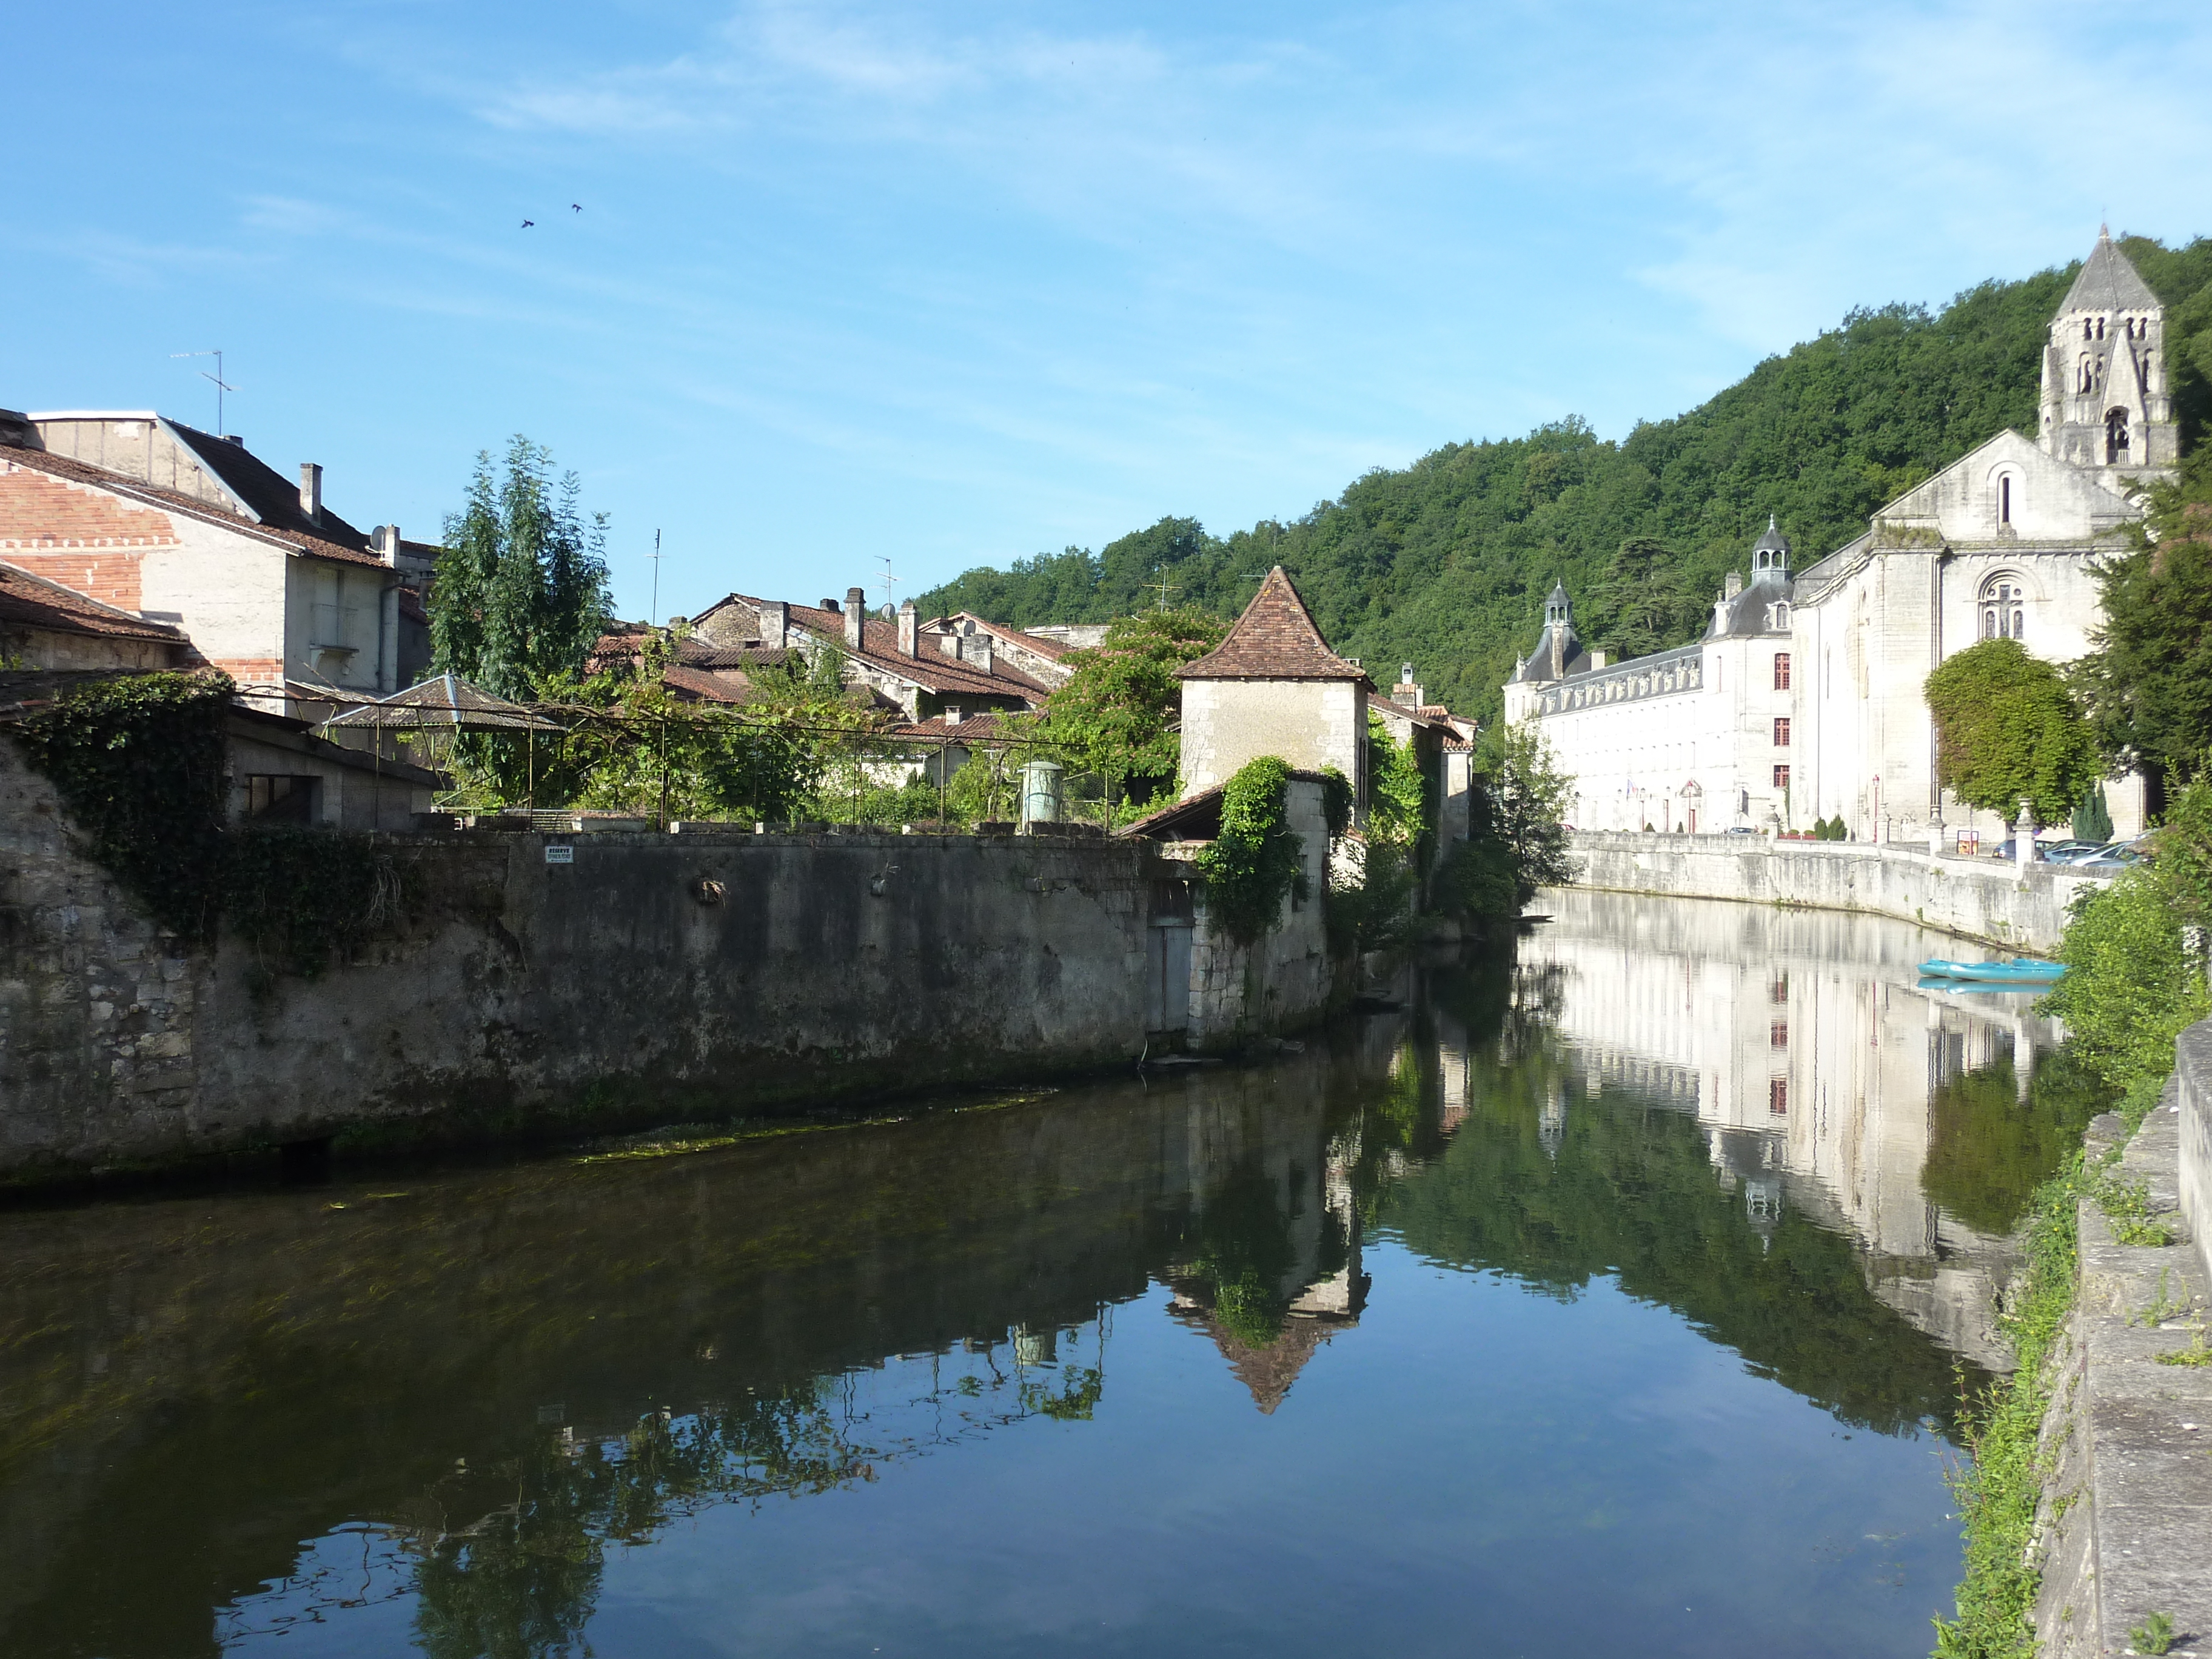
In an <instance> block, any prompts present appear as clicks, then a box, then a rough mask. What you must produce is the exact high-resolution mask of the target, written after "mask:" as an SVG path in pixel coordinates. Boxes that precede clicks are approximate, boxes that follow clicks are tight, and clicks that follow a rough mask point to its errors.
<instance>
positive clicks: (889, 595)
mask: <svg viewBox="0 0 2212 1659" xmlns="http://www.w3.org/2000/svg"><path fill="white" fill-rule="evenodd" d="M876 562H877V563H878V564H879V565H881V566H883V568H884V605H885V606H886V607H887V608H889V609H890V610H894V611H895V610H896V609H897V608H898V607H897V605H896V604H894V603H893V602H894V601H895V600H896V599H897V598H898V595H897V594H896V593H894V592H891V589H892V588H894V587H896V586H898V578H897V577H896V576H894V575H892V574H891V556H890V554H888V553H878V554H877V555H876Z"/></svg>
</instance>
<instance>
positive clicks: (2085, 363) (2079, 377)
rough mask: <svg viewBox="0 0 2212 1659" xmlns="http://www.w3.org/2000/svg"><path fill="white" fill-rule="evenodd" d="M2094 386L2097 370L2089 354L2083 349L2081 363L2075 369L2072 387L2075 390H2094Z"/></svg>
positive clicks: (2095, 384)
mask: <svg viewBox="0 0 2212 1659" xmlns="http://www.w3.org/2000/svg"><path fill="white" fill-rule="evenodd" d="M2096 386H2097V371H2096V369H2095V368H2094V367H2093V364H2092V362H2091V361H2090V357H2089V354H2088V353H2087V352H2086V351H2085V352H2083V353H2082V354H2081V363H2080V364H2079V365H2078V366H2077V368H2075V374H2074V389H2075V391H2076V392H2093V391H2095V390H2096Z"/></svg>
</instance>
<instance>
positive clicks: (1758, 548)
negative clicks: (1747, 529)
mask: <svg viewBox="0 0 2212 1659" xmlns="http://www.w3.org/2000/svg"><path fill="white" fill-rule="evenodd" d="M1751 550H1752V551H1753V552H1754V553H1787V552H1788V551H1789V550H1790V538H1789V537H1787V536H1785V535H1784V534H1783V533H1782V527H1781V526H1779V525H1778V524H1776V523H1775V521H1774V514H1772V513H1768V514H1767V515H1766V533H1765V535H1763V536H1761V537H1760V538H1759V539H1758V540H1757V541H1755V542H1753V544H1751Z"/></svg>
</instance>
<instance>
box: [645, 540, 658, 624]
mask: <svg viewBox="0 0 2212 1659" xmlns="http://www.w3.org/2000/svg"><path fill="white" fill-rule="evenodd" d="M659 616H660V532H659V531H658V530H656V531H654V532H653V609H652V610H651V611H647V613H646V617H645V625H646V626H647V628H658V627H659V625H660V624H659V620H658V618H659Z"/></svg>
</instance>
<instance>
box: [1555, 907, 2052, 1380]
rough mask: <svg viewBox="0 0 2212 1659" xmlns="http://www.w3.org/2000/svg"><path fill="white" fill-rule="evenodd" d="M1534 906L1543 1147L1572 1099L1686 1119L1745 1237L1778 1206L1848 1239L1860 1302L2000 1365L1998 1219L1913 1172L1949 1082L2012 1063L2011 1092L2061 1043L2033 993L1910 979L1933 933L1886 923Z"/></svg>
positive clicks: (2002, 1269) (2010, 1261)
mask: <svg viewBox="0 0 2212 1659" xmlns="http://www.w3.org/2000/svg"><path fill="white" fill-rule="evenodd" d="M1546 902H1547V905H1548V906H1549V908H1550V909H1551V911H1552V913H1553V920H1552V921H1551V922H1550V923H1549V924H1547V925H1546V926H1544V927H1541V928H1540V929H1538V930H1537V931H1536V932H1535V933H1534V934H1533V935H1532V936H1531V937H1530V938H1528V939H1525V940H1524V941H1523V944H1522V971H1523V975H1524V978H1525V979H1526V980H1527V981H1528V983H1530V984H1532V985H1535V986H1539V987H1541V990H1540V991H1539V992H1537V993H1536V994H1539V995H1540V996H1541V997H1542V998H1543V999H1544V1000H1545V1002H1546V1005H1547V1006H1546V1015H1547V1020H1548V1021H1549V1023H1550V1024H1552V1026H1553V1029H1554V1030H1556V1032H1557V1034H1558V1036H1559V1043H1560V1050H1561V1053H1562V1055H1563V1057H1564V1060H1565V1067H1564V1073H1563V1075H1561V1076H1560V1077H1559V1079H1557V1081H1556V1083H1555V1085H1554V1086H1553V1093H1552V1096H1551V1097H1550V1098H1548V1099H1547V1102H1546V1103H1545V1104H1544V1106H1543V1109H1542V1111H1543V1120H1542V1129H1541V1133H1544V1134H1545V1135H1546V1136H1547V1140H1548V1142H1549V1143H1551V1144H1556V1140H1557V1137H1558V1136H1559V1133H1561V1129H1562V1127H1563V1125H1564V1120H1565V1114H1566V1112H1567V1110H1568V1109H1569V1108H1568V1102H1569V1100H1570V1098H1571V1095H1572V1094H1573V1093H1575V1092H1577V1091H1583V1092H1587V1093H1590V1094H1595V1093H1596V1092H1597V1091H1601V1090H1604V1089H1617V1090H1620V1091H1626V1092H1628V1093H1631V1094H1632V1095H1634V1096H1636V1097H1638V1098H1641V1099H1643V1100H1644V1101H1645V1102H1647V1103H1651V1104H1653V1105H1656V1106H1660V1107H1663V1108H1666V1109H1670V1110H1675V1111H1680V1112H1682V1113H1685V1114H1688V1115H1692V1116H1694V1117H1695V1119H1696V1121H1697V1122H1698V1124H1699V1127H1700V1128H1701V1129H1702V1130H1703V1131H1704V1133H1705V1141H1706V1146H1707V1153H1708V1157H1709V1158H1710V1161H1711V1164H1712V1167H1713V1170H1714V1172H1715V1176H1716V1178H1717V1180H1718V1182H1720V1183H1721V1185H1722V1186H1723V1188H1726V1189H1728V1190H1729V1191H1732V1192H1735V1193H1737V1194H1741V1199H1742V1201H1743V1207H1744V1213H1745V1216H1746V1218H1747V1220H1748V1221H1749V1222H1750V1223H1751V1224H1752V1225H1753V1226H1754V1227H1756V1228H1759V1229H1760V1230H1762V1231H1765V1232H1766V1233H1768V1234H1770V1235H1771V1230H1772V1228H1773V1226H1774V1225H1775V1223H1776V1222H1777V1221H1778V1219H1779V1218H1780V1217H1781V1215H1782V1214H1783V1212H1784V1210H1785V1209H1789V1208H1795V1209H1796V1210H1797V1211H1800V1212H1803V1213H1804V1214H1806V1215H1807V1216H1808V1218H1811V1219H1813V1220H1814V1221H1815V1222H1816V1223H1818V1224H1819V1225H1823V1226H1826V1227H1829V1228H1832V1229H1834V1230H1837V1231H1844V1232H1846V1233H1848V1234H1849V1236H1850V1237H1852V1238H1853V1239H1855V1240H1856V1241H1857V1244H1858V1246H1859V1248H1860V1249H1861V1250H1862V1252H1863V1256H1864V1260H1865V1267H1866V1274H1867V1279H1868V1283H1869V1286H1870V1288H1872V1289H1873V1290H1874V1291H1875V1294H1876V1295H1878V1296H1880V1297H1881V1298H1882V1299H1883V1300H1884V1301H1885V1302H1887V1303H1888V1304H1890V1305H1892V1306H1893V1307H1895V1308H1896V1309H1897V1310H1898V1311H1899V1312H1900V1313H1902V1314H1903V1315H1905V1317H1907V1318H1908V1319H1910V1320H1911V1321H1912V1322H1913V1323H1914V1324H1916V1325H1917V1326H1918V1327H1919V1328H1922V1329H1923V1330H1925V1331H1927V1332H1928V1333H1929V1334H1931V1335H1933V1336H1935V1337H1936V1338H1937V1339H1938V1340H1941V1341H1942V1343H1943V1344H1944V1345H1945V1346H1948V1347H1950V1348H1953V1349H1954V1350H1955V1351H1957V1352H1963V1353H1966V1354H1968V1355H1970V1356H1972V1358H1975V1359H1977V1360H1978V1361H1979V1362H1980V1363H1982V1364H1984V1365H1988V1366H1990V1367H1993V1368H1995V1367H2001V1366H2002V1365H2004V1364H2007V1363H2008V1360H2007V1355H2008V1350H2007V1349H2006V1347H2005V1346H2004V1345H2003V1344H2002V1343H2001V1342H2000V1341H1998V1340H1996V1337H1995V1335H1994V1334H1993V1332H1992V1330H1991V1328H1990V1326H1991V1310H1992V1308H1993V1295H1994V1292H1995V1291H1996V1290H1997V1289H1998V1288H1999V1287H2001V1286H2002V1284H2003V1282H2004V1280H2005V1279H2006V1278H2007V1277H2008V1275H2009V1273H2010V1272H2011V1270H2012V1268H2013V1267H2014V1265H2015V1262H2016V1261H2017V1252H2016V1250H2015V1247H2014V1246H2013V1244H2012V1243H2010V1241H2009V1238H2008V1229H2006V1228H2002V1227H1998V1228H1991V1227H1989V1226H1987V1225H1984V1226H1977V1225H1972V1223H1971V1222H1970V1221H1969V1220H1968V1219H1967V1218H1966V1217H1963V1216H1961V1215H1960V1214H1957V1213H1954V1212H1952V1211H1951V1210H1949V1209H1947V1208H1946V1207H1945V1206H1943V1205H1942V1204H1941V1203H1938V1202H1937V1201H1936V1200H1934V1199H1932V1198H1931V1197H1930V1195H1929V1192H1928V1191H1927V1190H1926V1188H1925V1187H1924V1185H1923V1172H1924V1171H1925V1170H1926V1169H1927V1167H1928V1164H1929V1154H1930V1151H1931V1144H1932V1139H1933V1137H1934V1134H1935V1131H1936V1113H1935V1110H1934V1105H1933V1103H1935V1102H1936V1100H1937V1098H1938V1097H1939V1096H1941V1095H1942V1092H1943V1091H1945V1090H1946V1089H1947V1088H1948V1087H1950V1086H1952V1085H1954V1084H1956V1083H1957V1082H1958V1081H1959V1080H1960V1079H1963V1078H1966V1077H1969V1076H1977V1075H1986V1074H1990V1073H2003V1072H2006V1071H2009V1073H2011V1075H2012V1077H2013V1078H2014V1079H2017V1081H2016V1082H2015V1084H2014V1085H2012V1086H2013V1087H2014V1088H2015V1091H2016V1092H2017V1095H2018V1097H2019V1098H2020V1100H2021V1101H2022V1102H2025V1100H2026V1098H2027V1083H2028V1079H2029V1077H2030V1075H2031V1073H2032V1068H2033V1060H2034V1056H2035V1054H2036V1053H2037V1051H2039V1049H2045V1048H2051V1047H2053V1046H2055V1042H2056V1038H2057V1032H2056V1030H2055V1028H2054V1027H2053V1026H2052V1024H2051V1023H2050V1022H2048V1021H2045V1020H2042V1019H2039V1018H2035V1017H2034V1016H2033V1015H2032V1014H2031V1013H2030V1012H2028V1009H2029V1006H2030V1005H2031V1004H2032V999H2031V998H2028V997H2025V996H2020V995H1997V994H1985V995H1983V994H1964V995H1961V994H1950V993H1945V992H1942V991H1930V990H1923V989H1921V988H1919V987H1918V986H1917V979H1918V977H1919V975H1918V973H1917V963H1918V962H1920V961H1921V960H1923V959H1924V958H1925V957H1929V956H1931V955H1940V954H1944V953H1945V952H1944V951H1943V949H1942V947H1943V945H1944V944H1945V943H1946V942H1945V941H1943V940H1942V939H1941V938H1940V937H1939V936H1936V935H1933V934H1929V933H1924V932H1923V931H1922V930H1919V929H1917V928H1913V927H1906V926H1904V925H1901V924H1898V923H1893V922H1885V921H1878V920H1873V919H1868V918H1860V917H1850V916H1842V915H1832V914H1822V913H1808V912H1791V911H1784V910H1778V909H1772V908H1766V907H1763V906H1753V905H1740V904H1724V903H1717V902H1714V903H1700V902H1654V901H1650V900H1638V899H1634V898H1631V897H1626V896H1619V895H1612V894H1605V893H1594V892H1587V891H1583V890H1563V891H1559V892H1556V893H1552V894H1547V896H1546ZM1952 948H1953V949H1954V950H1955V945H1953V947H1952Z"/></svg>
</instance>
